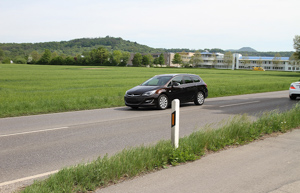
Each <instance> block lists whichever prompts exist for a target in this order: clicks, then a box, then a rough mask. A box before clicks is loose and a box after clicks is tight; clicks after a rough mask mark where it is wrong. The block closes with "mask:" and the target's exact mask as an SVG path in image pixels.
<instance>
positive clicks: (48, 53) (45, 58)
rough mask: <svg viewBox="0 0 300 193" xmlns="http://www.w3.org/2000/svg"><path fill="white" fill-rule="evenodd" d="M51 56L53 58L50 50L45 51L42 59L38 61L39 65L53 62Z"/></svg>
mask: <svg viewBox="0 0 300 193" xmlns="http://www.w3.org/2000/svg"><path fill="white" fill-rule="evenodd" d="M51 56H52V53H51V51H50V50H48V49H46V50H45V51H44V54H43V55H42V57H41V58H40V60H39V61H38V63H39V64H50V62H51Z"/></svg>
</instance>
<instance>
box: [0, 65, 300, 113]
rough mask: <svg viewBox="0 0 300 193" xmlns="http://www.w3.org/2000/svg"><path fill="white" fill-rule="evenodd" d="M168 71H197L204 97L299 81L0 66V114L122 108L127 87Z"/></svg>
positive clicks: (203, 72)
mask: <svg viewBox="0 0 300 193" xmlns="http://www.w3.org/2000/svg"><path fill="white" fill-rule="evenodd" d="M170 73H192V74H197V75H199V76H200V77H202V78H203V80H204V81H205V82H206V83H207V85H208V90H209V97H220V96H229V95H240V94H249V93H259V92H268V91H279V90H288V88H289V85H290V83H291V82H294V81H297V80H299V79H300V74H299V73H296V72H273V71H265V72H258V71H246V70H234V71H233V70H217V69H199V68H142V67H102V66H47V65H24V64H0V117H12V116H22V115H33V114H43V113H54V112H65V111H75V110H85V109H96V108H107V107H116V106H124V99H123V97H124V94H125V91H126V90H128V89H130V88H132V87H134V86H136V85H138V84H141V83H142V82H144V81H145V80H147V79H148V78H151V77H152V76H154V75H157V74H170ZM287 97H288V96H287Z"/></svg>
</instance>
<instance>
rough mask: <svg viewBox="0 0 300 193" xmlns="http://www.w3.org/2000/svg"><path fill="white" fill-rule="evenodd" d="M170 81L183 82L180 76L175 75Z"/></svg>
mask: <svg viewBox="0 0 300 193" xmlns="http://www.w3.org/2000/svg"><path fill="white" fill-rule="evenodd" d="M172 82H177V83H179V84H183V81H182V76H176V77H175V78H173V80H172Z"/></svg>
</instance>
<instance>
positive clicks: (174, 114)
mask: <svg viewBox="0 0 300 193" xmlns="http://www.w3.org/2000/svg"><path fill="white" fill-rule="evenodd" d="M175 125H176V111H174V112H173V113H172V115H171V127H174V126H175Z"/></svg>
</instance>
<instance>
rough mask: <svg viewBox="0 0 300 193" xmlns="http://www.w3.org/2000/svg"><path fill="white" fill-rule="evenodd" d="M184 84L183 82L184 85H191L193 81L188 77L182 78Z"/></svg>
mask: <svg viewBox="0 0 300 193" xmlns="http://www.w3.org/2000/svg"><path fill="white" fill-rule="evenodd" d="M184 82H185V84H189V83H193V80H192V78H191V77H189V76H184Z"/></svg>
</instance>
